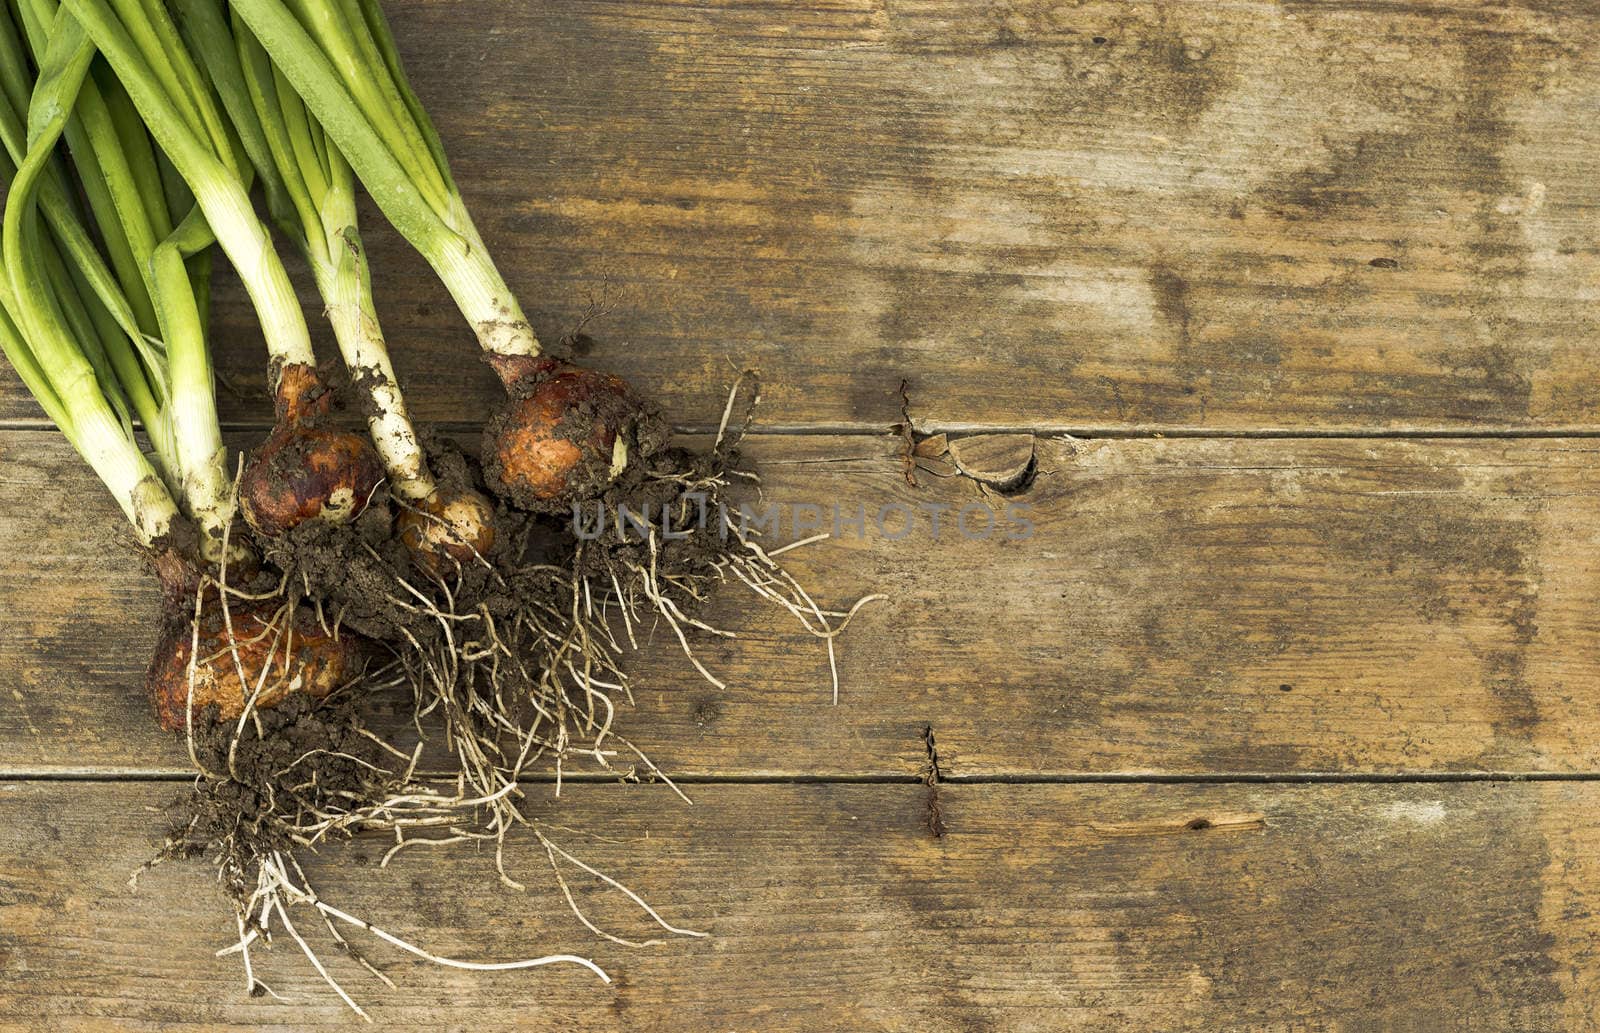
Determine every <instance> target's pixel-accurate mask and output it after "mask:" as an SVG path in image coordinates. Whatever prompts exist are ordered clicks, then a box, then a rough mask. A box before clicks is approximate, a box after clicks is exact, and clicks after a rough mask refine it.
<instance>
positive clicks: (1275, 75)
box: [0, 0, 1600, 429]
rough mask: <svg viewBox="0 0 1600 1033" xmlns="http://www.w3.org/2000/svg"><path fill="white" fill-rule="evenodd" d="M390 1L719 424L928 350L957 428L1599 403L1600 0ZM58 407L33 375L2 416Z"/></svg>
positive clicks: (258, 395) (1524, 411) (520, 229)
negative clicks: (748, 384) (747, 387)
mask: <svg viewBox="0 0 1600 1033" xmlns="http://www.w3.org/2000/svg"><path fill="white" fill-rule="evenodd" d="M386 9H387V10H388V11H389V13H390V16H391V18H392V19H393V21H394V25H395V31H396V33H397V34H398V36H399V41H400V45H401V47H402V49H403V50H404V52H405V56H406V59H407V61H408V67H409V68H410V69H411V71H412V75H413V77H414V79H415V81H416V85H417V88H418V90H419V91H420V92H421V94H422V95H423V97H424V99H425V101H426V102H427V103H428V105H429V106H430V109H431V110H432V111H433V113H434V116H435V118H436V120H437V122H438V123H439V125H440V127H441V129H442V131H443V133H444V135H445V137H446V142H447V144H448V146H449V148H450V152H451V154H452V156H453V160H454V164H455V170H456V172H457V175H458V178H459V179H460V181H461V183H462V185H463V189H464V191H465V193H466V195H467V197H468V200H469V202H470V203H471V204H472V206H473V208H474V211H475V212H476V213H477V215H478V217H479V219H480V223H481V228H482V230H483V233H484V236H485V237H486V238H487V239H488V241H489V244H490V246H491V248H492V249H493V251H494V253H495V254H496V255H497V257H498V260H499V262H500V264H501V265H502V267H503V269H504V270H505V272H506V274H507V276H508V277H509V279H510V280H511V282H512V283H513V285H514V286H515V287H516V288H517V289H518V291H519V293H520V294H521V296H522V297H523V298H524V299H525V300H526V303H527V307H528V308H529V309H530V311H531V315H532V318H533V319H534V322H535V323H536V325H537V329H538V330H539V332H540V333H541V334H543V335H544V336H545V337H547V338H549V339H552V340H554V339H556V338H559V337H561V336H562V335H563V334H564V333H567V332H570V331H572V330H573V329H575V328H576V327H577V326H578V324H579V323H580V321H581V320H582V318H583V316H584V314H585V313H586V312H587V311H588V310H589V309H590V307H591V304H593V305H595V306H598V307H599V308H600V309H601V310H603V313H602V314H600V315H598V316H597V317H596V318H595V319H593V320H592V321H591V322H590V323H589V324H588V325H587V327H586V329H587V332H588V333H590V334H592V335H593V337H594V339H595V341H596V342H597V343H596V344H595V346H594V350H593V352H592V354H591V358H592V359H593V361H595V362H596V363H599V364H601V365H604V366H606V367H609V368H612V369H615V370H616V371H618V372H620V373H623V374H625V375H627V376H629V377H631V378H633V379H635V380H636V381H637V382H638V383H639V384H640V385H641V386H642V387H643V388H644V389H645V390H646V391H647V392H648V393H649V394H651V395H652V396H654V397H656V398H657V399H659V400H660V401H661V402H662V403H663V404H664V405H665V406H666V407H667V408H668V410H669V411H670V412H672V413H673V414H674V416H675V418H676V419H677V420H678V421H680V423H681V424H684V425H695V426H702V427H703V426H708V425H712V424H714V423H715V421H716V418H717V415H718V414H719V413H720V411H721V405H722V393H723V391H724V390H725V386H726V384H727V382H728V381H729V379H731V377H732V375H733V374H734V373H735V372H736V371H737V369H739V368H741V367H744V366H747V365H754V366H759V367H760V368H761V369H762V370H763V371H764V372H765V373H766V378H767V392H766V398H767V402H768V406H767V408H766V410H765V412H764V418H765V419H767V420H768V421H770V422H771V423H772V424H776V425H784V426H817V425H824V426H851V427H882V426H884V425H886V424H889V423H891V422H894V421H895V420H896V419H897V418H898V415H899V399H898V397H897V394H896V389H897V387H898V385H899V383H900V381H901V379H902V378H906V379H909V380H910V382H911V393H912V399H913V413H914V415H915V416H916V417H917V418H918V419H919V420H922V421H924V422H925V423H927V424H928V425H930V426H932V425H945V424H953V425H963V426H1007V425H1016V426H1024V427H1040V428H1048V427H1061V428H1072V427H1086V426H1101V427H1104V426H1118V427H1128V426H1152V427H1185V428H1188V427H1206V428H1235V429H1251V428H1290V429H1293V428H1312V427H1315V428H1440V427H1505V428H1537V427H1562V426H1593V425H1594V423H1595V419H1596V415H1595V414H1596V413H1597V412H1600V359H1597V358H1596V355H1595V352H1594V349H1593V347H1592V341H1593V339H1594V337H1595V335H1596V332H1597V330H1600V307H1597V301H1596V295H1595V292H1594V287H1593V285H1594V283H1595V282H1597V280H1600V252H1597V250H1596V246H1595V243H1594V233H1593V232H1592V229H1593V226H1592V222H1593V219H1592V213H1593V211H1594V209H1595V208H1596V206H1597V205H1600V125H1597V123H1596V121H1595V119H1594V118H1593V112H1594V111H1595V110H1596V108H1597V107H1600V12H1597V11H1596V9H1595V8H1594V6H1593V5H1592V4H1587V3H1579V2H1568V0H1543V2H1538V3H1516V4H1508V3H1507V4H1503V3H1482V2H1478V0H1439V2H1432V3H1428V4H1413V3H1401V2H1369V0H1361V2H1334V3H1304V2H1290V3H1277V2H1267V0H1239V2H1230V3H1226V4H1219V3H1214V2H1211V0H1171V2H1167V0H1164V2H1160V3H1154V2H1147V0H1140V2H1126V0H1093V2H1076V0H1072V2H1069V0H1024V2H1015V3H1006V4H999V5H994V4H978V5H974V4H968V3H956V2H950V0H892V2H891V0H838V2H833V3H827V4H813V5H806V6H804V7H803V8H797V7H796V6H795V5H793V4H788V3H774V2H765V0H756V2H740V3H732V2H726V3H721V2H719V3H709V4H702V3H693V4H690V3H682V2H676V0H648V2H636V0H628V2H626V3H619V2H615V0H583V2H574V3H561V4H532V3H521V2H515V0H472V2H470V3H466V2H459V0H397V2H391V3H388V4H386ZM367 237H368V241H369V244H370V246H371V251H372V255H373V261H374V263H375V268H376V276H377V282H378V290H379V302H380V305H379V307H380V311H381V313H382V315H383V317H384V319H385V320H386V322H387V326H388V330H389V335H390V337H391V338H392V339H393V342H394V345H395V348H396V350H397V352H398V364H399V366H400V368H401V371H402V373H403V374H405V376H406V380H407V382H408V384H409V385H410V387H411V392H412V396H413V402H414V408H415V409H416V411H417V412H418V413H419V414H420V415H421V416H423V417H424V418H428V419H443V420H458V421H470V422H473V423H476V422H478V421H479V420H481V419H482V418H483V415H484V413H485V412H486V410H487V408H488V407H489V406H490V405H492V404H493V402H494V400H495V398H496V397H497V388H496V387H495V384H494V380H493V378H492V377H491V376H490V375H489V373H488V372H487V370H486V369H484V368H481V364H480V363H478V362H476V361H475V359H474V356H475V354H476V352H475V349H474V348H473V346H472V344H471V343H470V340H469V338H468V336H467V334H466V333H465V331H464V329H463V327H462V324H461V322H460V320H459V318H458V317H457V316H456V315H455V314H454V312H453V310H452V308H451V305H450V302H449V300H448V297H447V295H446V294H445V293H444V292H443V290H442V289H441V288H439V287H438V286H437V285H436V284H435V283H434V282H433V281H432V279H431V277H430V276H429V275H428V273H427V270H426V268H425V267H424V266H423V264H422V263H421V262H420V260H418V259H417V258H416V257H415V256H414V255H412V254H410V253H409V251H408V250H407V249H406V247H405V246H404V245H403V244H402V243H401V242H399V241H398V240H397V239H396V238H395V237H394V235H393V234H392V233H390V232H389V231H387V229H385V228H383V227H382V226H381V225H380V223H379V221H378V220H376V219H368V220H367ZM224 279H225V280H226V279H227V277H224ZM304 279H305V278H304V277H302V282H304ZM306 300H307V309H308V312H310V313H312V314H313V315H315V314H316V313H317V312H318V311H320V308H321V306H320V305H319V304H318V303H316V302H315V300H314V299H312V298H311V297H310V295H309V293H308V294H307V295H306ZM318 322H320V320H318ZM217 327H218V331H217V334H216V337H217V340H218V347H219V352H220V359H219V368H220V370H221V372H222V373H223V375H224V377H225V380H226V383H228V384H229V385H231V387H230V388H229V389H228V390H226V391H225V392H224V399H223V401H224V410H225V412H226V414H227V416H228V417H229V418H230V419H234V420H261V419H263V418H264V417H265V415H266V413H267V410H268V406H267V404H266V399H265V397H264V395H263V393H262V391H261V388H260V384H261V381H262V375H261V372H260V371H261V367H262V359H263V351H262V348H261V345H260V343H259V335H258V334H257V333H256V331H255V330H254V329H253V328H252V326H251V321H250V319H249V317H248V314H247V311H246V309H245V307H244V305H243V300H242V294H241V293H240V291H239V290H238V289H237V287H236V286H233V285H230V284H228V283H224V284H223V285H222V286H221V287H220V288H219V299H218V316H217ZM323 344H324V349H323V354H325V355H328V356H329V357H332V355H333V354H334V352H333V350H332V348H331V347H330V346H328V344H327V341H326V339H324V342H323ZM235 391H237V392H238V394H235V393H234V392H235ZM34 415H37V411H36V410H35V409H34V408H33V406H32V404H31V403H29V402H27V401H26V400H24V399H22V398H21V397H20V395H19V389H18V385H17V383H16V381H15V380H14V378H12V376H11V375H10V374H9V372H7V373H6V374H4V376H3V378H0V419H19V418H24V417H28V416H34Z"/></svg>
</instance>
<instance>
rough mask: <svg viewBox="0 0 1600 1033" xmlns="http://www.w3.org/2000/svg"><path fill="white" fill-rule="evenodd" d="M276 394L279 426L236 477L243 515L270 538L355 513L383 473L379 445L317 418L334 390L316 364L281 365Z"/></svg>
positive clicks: (342, 519)
mask: <svg viewBox="0 0 1600 1033" xmlns="http://www.w3.org/2000/svg"><path fill="white" fill-rule="evenodd" d="M277 395H278V404H277V411H278V422H277V426H275V427H274V428H273V430H272V433H271V434H270V435H269V436H268V437H267V440H266V442H265V443H263V444H262V446H261V447H260V448H259V449H257V450H256V452H255V454H254V455H253V456H252V457H251V458H250V462H249V464H248V465H247V466H246V467H245V470H244V474H243V476H242V477H241V478H240V480H239V507H240V509H241V510H243V512H244V517H245V520H247V521H248V522H249V523H250V526H251V527H253V528H255V530H256V531H258V532H260V533H261V534H263V535H266V536H267V537H269V538H276V537H279V536H281V535H284V534H287V533H288V532H290V531H292V530H294V529H295V528H296V527H298V526H300V525H301V524H302V523H304V522H306V521H307V520H322V521H326V522H328V523H333V524H343V523H348V522H349V521H351V520H354V519H355V518H356V517H357V516H360V515H361V511H362V510H364V509H365V508H366V506H367V503H368V501H369V500H371V498H372V494H373V492H374V491H375V490H376V489H377V487H378V484H379V483H380V482H381V481H382V479H383V466H382V464H381V463H380V462H379V461H378V454H377V452H376V451H374V450H373V447H372V445H371V443H370V442H368V441H367V439H366V437H365V436H363V435H361V434H355V433H352V432H350V431H344V430H338V429H336V428H332V427H322V426H317V425H316V424H315V420H314V417H317V416H321V415H324V414H325V413H326V412H327V411H328V408H329V406H330V404H331V402H332V397H333V396H332V393H331V392H330V391H328V389H327V386H326V384H325V383H324V382H323V380H322V376H321V374H319V373H318V372H317V369H316V367H314V366H309V365H304V364H295V365H290V366H285V367H283V369H282V370H281V371H280V374H279V378H278V389H277Z"/></svg>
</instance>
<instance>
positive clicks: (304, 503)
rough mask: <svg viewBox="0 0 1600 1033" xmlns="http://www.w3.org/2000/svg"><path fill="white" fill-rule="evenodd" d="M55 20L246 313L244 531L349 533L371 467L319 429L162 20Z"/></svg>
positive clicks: (253, 231) (270, 270)
mask: <svg viewBox="0 0 1600 1033" xmlns="http://www.w3.org/2000/svg"><path fill="white" fill-rule="evenodd" d="M62 7H63V10H64V11H65V12H67V13H68V15H69V16H70V19H71V20H73V21H74V22H75V23H76V25H78V26H80V27H81V31H82V32H83V34H84V35H85V36H86V37H87V38H88V40H89V41H91V42H92V45H93V47H94V48H95V49H98V50H99V52H100V53H101V54H102V55H103V56H104V59H105V61H106V63H107V64H108V65H109V66H110V68H111V70H112V71H113V72H114V73H115V75H116V78H117V79H118V80H119V81H120V83H121V86H122V88H123V89H124V90H126V92H127V96H128V98H129V101H130V110H132V111H135V112H137V115H138V117H139V118H140V119H141V120H142V121H143V123H144V125H145V127H146V128H147V129H148V131H149V134H150V136H151V137H152V138H153V139H154V141H155V143H156V144H157V145H158V147H159V149H160V151H161V152H162V153H163V154H164V155H165V157H166V159H167V160H168V161H170V163H171V166H172V169H173V170H174V172H175V173H176V175H177V176H178V177H179V178H181V180H182V181H183V182H184V183H185V184H186V185H187V189H188V190H189V191H190V192H191V193H192V194H193V197H194V201H195V204H196V206H197V208H198V214H197V218H202V217H203V221H204V223H205V224H206V225H207V226H208V228H209V234H210V235H212V236H214V237H215V239H216V242H217V243H218V244H219V245H220V247H221V248H222V251H223V252H224V254H226V255H227V257H228V260H229V262H231V263H232V265H233V267H234V269H235V270H236V271H237V273H238V275H239V279H240V281H241V282H242V283H243V284H244V287H245V290H246V292H247V293H248V294H249V296H250V300H251V302H252V304H253V305H254V308H255V311H256V315H257V318H258V320H259V322H260V324H261V328H262V333H263V336H264V338H265V340H266V344H267V351H268V354H269V356H270V359H271V370H272V378H271V379H272V387H273V392H274V395H275V397H276V400H277V415H278V422H277V426H276V427H275V428H274V430H273V432H272V433H271V434H270V435H269V436H268V438H267V440H266V442H265V443H264V444H263V445H262V446H261V448H259V449H258V450H257V451H256V452H255V454H254V456H253V457H252V458H251V461H250V462H249V464H248V465H247V467H246V469H245V471H244V474H243V476H242V477H241V479H240V488H239V495H240V504H241V508H242V509H243V511H244V516H245V518H246V520H247V521H249V523H250V525H251V527H252V528H254V529H255V530H256V531H257V532H258V533H259V534H261V535H263V536H265V537H267V538H276V537H280V536H283V535H285V534H287V533H289V532H290V531H292V530H293V529H294V528H296V527H298V526H300V525H301V524H303V523H306V522H307V521H321V522H326V523H333V524H342V523H348V522H350V521H351V520H353V519H355V517H356V516H358V515H359V514H360V513H361V512H362V511H363V510H364V509H365V507H366V505H367V504H368V502H369V501H370V500H371V498H372V496H373V494H374V492H375V491H376V489H377V487H378V485H379V482H380V480H381V476H382V475H381V468H380V466H379V464H378V462H377V459H376V457H375V456H374V455H373V453H372V450H371V447H370V446H369V445H368V444H367V443H366V442H365V440H364V439H363V438H361V437H360V436H358V435H354V434H350V433H348V432H342V431H338V430H336V429H333V428H329V427H325V426H321V425H320V424H321V422H322V420H321V418H322V417H323V416H324V415H325V414H326V412H327V410H328V407H329V404H330V402H331V393H330V392H329V390H328V387H327V384H326V383H325V382H324V380H323V378H322V376H321V373H320V371H319V370H318V369H317V366H316V359H315V356H314V355H313V352H312V347H311V336H310V330H309V328H308V327H307V325H306V320H305V314H304V312H303V310H302V309H301V307H300V302H299V299H298V298H297V297H296V295H295V292H294V288H293V286H292V285H291V283H290V281H289V276H288V272H287V270H286V269H285V268H284V266H283V263H282V261H281V259H280V258H279V256H278V253H277V251H276V249H275V248H274V246H273V244H272V240H271V237H270V235H269V233H268V231H267V228H266V226H265V225H264V224H263V223H262V221H261V219H260V218H259V217H258V216H257V215H256V212H255V209H254V207H253V205H252V203H251V200H250V193H249V188H250V183H251V180H252V177H253V170H252V167H251V164H250V162H249V160H248V157H247V156H246V154H245V153H244V149H243V145H242V143H241V141H240V140H239V138H238V136H237V134H236V133H235V132H234V130H233V128H232V126H231V124H230V123H229V121H228V119H227V118H226V117H225V115H224V114H223V111H222V108H221V105H220V103H219V101H218V99H217V93H216V89H214V87H218V88H220V87H222V86H226V85H228V84H216V83H213V82H212V81H211V80H209V79H207V77H206V76H205V75H204V74H203V73H202V72H201V70H200V68H199V67H198V66H197V65H196V63H195V62H194V60H193V59H192V58H191V56H190V54H189V50H188V49H187V47H186V43H185V40H184V38H183V35H182V33H181V32H180V31H179V28H178V26H177V24H176V22H174V20H173V19H172V17H171V15H170V14H169V12H168V11H167V10H166V8H165V7H164V6H162V5H161V4H160V3H156V2H152V0H139V2H134V0H116V2H115V3H113V2H111V0H64V3H63V4H62Z"/></svg>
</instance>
